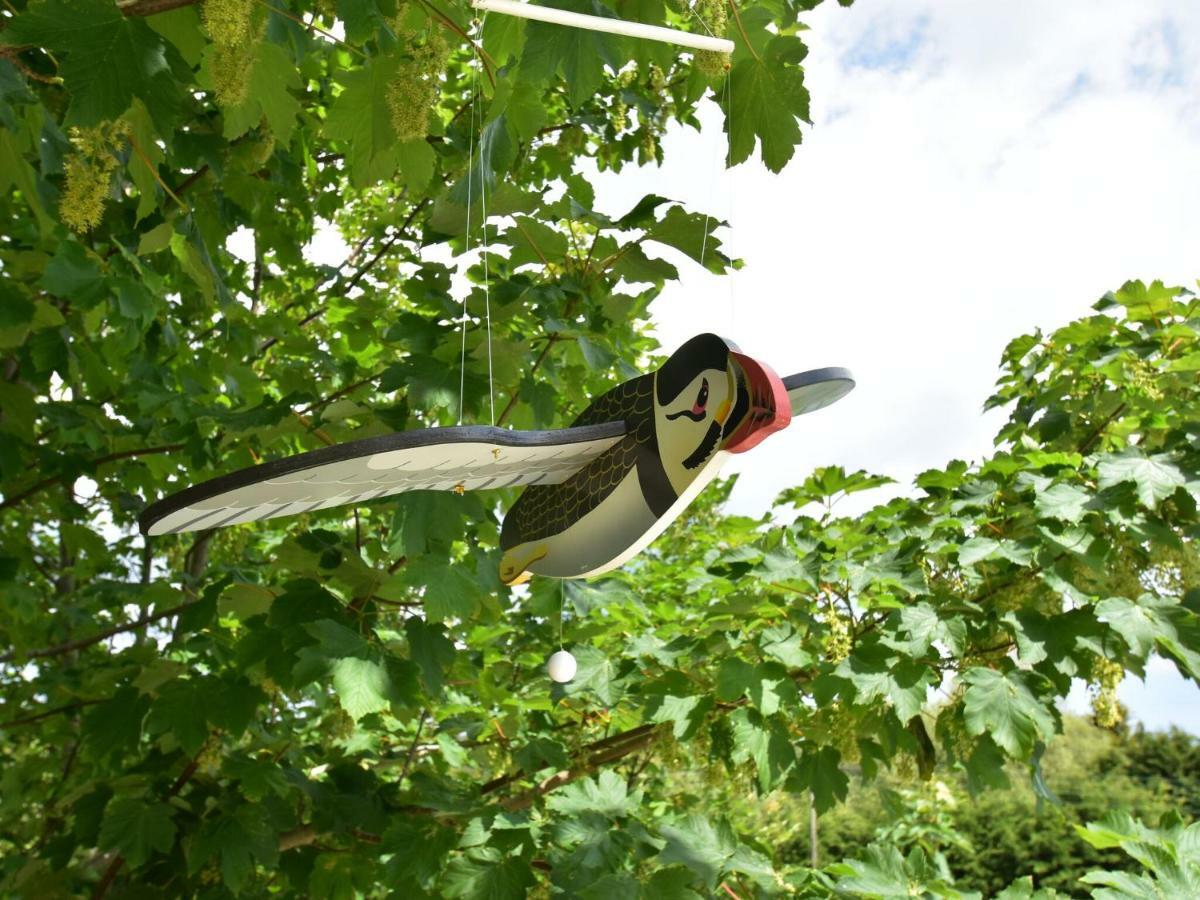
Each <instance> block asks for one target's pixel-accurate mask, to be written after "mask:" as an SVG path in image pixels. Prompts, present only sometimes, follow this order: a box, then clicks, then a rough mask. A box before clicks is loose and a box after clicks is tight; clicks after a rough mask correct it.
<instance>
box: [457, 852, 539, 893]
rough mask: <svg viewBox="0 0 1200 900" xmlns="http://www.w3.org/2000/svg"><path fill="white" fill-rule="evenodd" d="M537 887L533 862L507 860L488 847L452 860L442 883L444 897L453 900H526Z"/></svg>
mask: <svg viewBox="0 0 1200 900" xmlns="http://www.w3.org/2000/svg"><path fill="white" fill-rule="evenodd" d="M532 884H533V872H532V870H531V869H530V867H529V863H528V862H526V861H525V860H523V859H520V858H517V857H509V858H504V857H502V856H500V854H499V853H498V852H496V851H495V850H492V849H491V848H487V849H485V850H472V851H469V852H468V853H465V854H463V855H462V856H459V857H458V858H456V859H454V860H452V861H451V863H450V865H449V866H448V867H447V868H446V875H445V877H444V878H443V879H442V883H441V892H440V894H441V896H443V897H448V898H451V900H458V898H461V900H523V898H524V897H526V896H527V894H526V891H527V889H528V888H529V887H530V885H532Z"/></svg>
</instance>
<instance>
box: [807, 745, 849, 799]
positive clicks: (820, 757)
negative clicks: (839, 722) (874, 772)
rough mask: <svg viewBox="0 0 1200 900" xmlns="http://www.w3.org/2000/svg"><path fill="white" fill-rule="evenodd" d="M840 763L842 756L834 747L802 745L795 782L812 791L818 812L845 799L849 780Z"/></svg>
mask: <svg viewBox="0 0 1200 900" xmlns="http://www.w3.org/2000/svg"><path fill="white" fill-rule="evenodd" d="M841 762H842V755H841V754H840V753H839V752H838V751H837V748H836V747H818V746H816V745H815V744H813V743H811V742H808V741H806V742H805V743H804V745H803V752H802V753H801V756H800V764H799V766H798V767H797V768H796V773H795V774H796V780H797V782H798V784H799V785H800V786H802V787H807V788H808V789H809V790H811V791H812V794H813V800H814V801H815V803H816V806H817V811H818V812H824V811H825V810H827V809H830V808H831V807H832V806H833V805H834V804H835V803H837V801H838V800H844V799H845V797H846V792H847V791H848V790H849V788H850V779H849V778H847V777H846V773H845V772H843V771H842V769H841Z"/></svg>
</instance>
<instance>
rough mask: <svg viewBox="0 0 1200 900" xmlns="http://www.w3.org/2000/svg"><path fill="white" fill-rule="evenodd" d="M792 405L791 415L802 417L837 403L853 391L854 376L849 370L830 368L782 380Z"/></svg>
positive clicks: (790, 376)
mask: <svg viewBox="0 0 1200 900" xmlns="http://www.w3.org/2000/svg"><path fill="white" fill-rule="evenodd" d="M783 389H784V390H785V391H787V395H788V400H790V401H791V404H792V415H793V416H802V415H804V414H805V413H810V412H816V411H817V410H818V409H824V408H825V407H827V406H829V405H831V404H833V403H837V402H838V401H839V400H841V399H842V398H843V397H845V396H846V395H847V394H848V393H850V392H851V391H852V390H854V376H853V375H852V374H850V370H849V369H843V368H840V367H839V366H831V367H829V368H827V369H809V370H808V371H807V372H799V373H797V374H795V375H789V376H788V377H787V378H785V379H783Z"/></svg>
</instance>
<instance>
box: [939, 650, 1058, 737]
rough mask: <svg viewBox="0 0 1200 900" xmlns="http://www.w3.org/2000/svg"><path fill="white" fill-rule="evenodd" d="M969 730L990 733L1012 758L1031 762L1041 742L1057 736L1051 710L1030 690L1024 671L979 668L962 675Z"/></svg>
mask: <svg viewBox="0 0 1200 900" xmlns="http://www.w3.org/2000/svg"><path fill="white" fill-rule="evenodd" d="M962 679H963V681H964V682H966V684H967V690H966V693H965V695H964V697H963V700H964V710H963V712H964V716H965V718H966V723H967V731H969V732H970V733H971V734H988V735H990V736H991V738H992V740H994V741H995V742H996V744H997V745H999V746H1000V747H1001V748H1003V749H1004V751H1005V752H1006V753H1008V755H1009V756H1012V757H1014V758H1017V759H1027V758H1028V757H1029V755H1030V754H1031V753H1032V752H1033V748H1034V745H1035V744H1036V743H1037V742H1038V741H1039V740H1041V741H1048V740H1049V739H1050V738H1051V737H1053V735H1054V730H1055V728H1054V725H1055V720H1054V716H1053V714H1052V713H1051V711H1050V710H1049V709H1048V708H1047V707H1046V706H1045V705H1043V703H1042V702H1041V701H1040V700H1039V699H1038V698H1037V696H1036V695H1035V694H1034V693H1033V691H1032V690H1030V688H1029V685H1028V681H1029V675H1028V674H1026V673H1024V672H1019V671H1011V672H1007V673H1002V672H997V671H996V670H995V669H986V668H982V667H975V668H972V669H968V670H967V671H966V672H965V673H964V674H963V676H962Z"/></svg>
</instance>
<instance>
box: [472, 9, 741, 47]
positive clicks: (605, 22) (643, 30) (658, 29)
mask: <svg viewBox="0 0 1200 900" xmlns="http://www.w3.org/2000/svg"><path fill="white" fill-rule="evenodd" d="M471 5H472V6H473V7H475V8H476V9H482V10H486V11H487V12H496V13H502V14H503V15H506V16H518V17H519V18H522V19H536V20H537V21H539V22H551V23H553V24H555V25H566V26H568V27H570V28H586V29H587V30H588V31H604V32H607V33H608V34H623V35H625V36H626V37H633V38H645V39H646V40H649V41H662V42H664V43H667V44H678V45H679V46H680V47H691V48H692V49H694V50H715V51H716V52H717V53H732V52H733V41H727V40H725V39H724V38H715V37H709V36H708V35H706V34H692V33H691V32H690V31H680V30H678V29H676V28H663V27H662V26H660V25H645V24H643V23H641V22H626V21H625V20H624V19H609V18H605V17H604V16H586V15H584V14H583V13H577V12H570V11H568V10H565V9H551V8H550V7H548V6H535V5H534V4H532V3H521V2H518V0H471Z"/></svg>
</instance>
